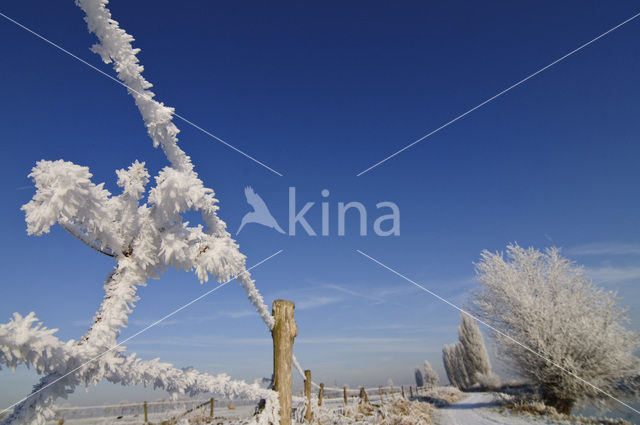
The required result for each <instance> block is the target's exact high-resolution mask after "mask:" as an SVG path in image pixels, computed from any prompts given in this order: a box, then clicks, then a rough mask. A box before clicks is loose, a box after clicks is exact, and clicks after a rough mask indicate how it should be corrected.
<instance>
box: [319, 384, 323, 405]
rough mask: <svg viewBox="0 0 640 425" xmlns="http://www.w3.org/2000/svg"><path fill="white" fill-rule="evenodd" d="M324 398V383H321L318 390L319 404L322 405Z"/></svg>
mask: <svg viewBox="0 0 640 425" xmlns="http://www.w3.org/2000/svg"><path fill="white" fill-rule="evenodd" d="M323 398H324V384H323V383H320V390H319V391H318V406H322V399H323Z"/></svg>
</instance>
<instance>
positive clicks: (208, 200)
mask: <svg viewBox="0 0 640 425" xmlns="http://www.w3.org/2000/svg"><path fill="white" fill-rule="evenodd" d="M107 3H108V2H107V1H106V0H77V1H76V4H77V5H78V6H79V7H80V8H82V10H83V11H84V12H85V14H86V17H85V20H86V22H87V25H88V28H89V31H90V32H92V33H94V34H96V36H97V37H98V41H99V42H98V43H97V44H96V45H94V46H93V48H92V50H93V51H94V52H96V53H98V54H99V55H100V56H101V57H102V59H103V60H104V61H105V62H106V63H113V67H114V69H115V71H116V72H117V74H118V78H119V79H120V80H121V81H122V82H123V83H124V85H125V86H127V87H128V91H129V94H131V95H132V96H133V98H134V99H135V102H136V105H137V106H138V109H139V110H140V113H141V115H142V118H143V120H144V123H145V126H146V127H147V131H148V134H149V136H150V137H151V139H152V140H153V144H154V146H156V147H158V146H160V147H161V148H162V150H163V151H164V153H165V155H166V157H167V159H168V161H169V166H166V167H164V168H163V169H162V170H161V171H160V172H159V173H158V175H157V176H156V177H155V178H154V182H155V186H153V187H151V188H150V189H149V191H148V192H146V189H145V188H146V186H147V184H148V183H149V181H150V176H149V173H148V172H147V170H146V168H145V164H144V163H143V162H138V161H135V162H133V163H132V164H131V166H129V167H128V168H127V169H121V170H117V171H116V174H117V183H118V186H119V187H120V188H122V192H121V193H120V194H117V195H115V194H111V193H110V192H109V191H107V190H106V189H104V185H103V184H102V183H100V184H95V183H93V182H92V181H91V178H92V175H91V173H90V172H89V169H88V167H83V166H80V165H76V164H73V163H71V162H67V161H63V160H57V161H47V160H42V161H39V162H38V163H37V164H36V166H35V167H34V168H33V170H32V172H31V174H30V175H29V176H30V177H31V179H32V180H33V181H34V183H35V186H36V193H35V195H34V197H33V199H32V200H31V201H30V202H29V203H27V204H26V205H24V206H23V208H22V209H23V210H24V212H25V217H26V222H27V231H28V233H29V234H32V235H41V234H43V233H47V232H49V231H50V228H51V226H53V225H55V224H56V223H58V224H60V225H61V226H62V227H63V228H65V229H66V230H67V231H68V232H69V233H71V234H72V235H73V236H75V237H76V238H78V239H80V240H81V241H82V242H83V243H85V244H87V245H88V246H89V247H91V248H92V249H94V250H96V251H98V252H101V253H103V254H107V255H109V256H112V257H113V258H114V260H115V263H116V265H115V267H114V270H113V271H112V272H111V273H110V274H109V276H108V277H107V279H106V281H105V284H104V289H105V297H104V299H103V301H102V303H101V305H100V308H99V310H98V312H97V313H96V315H95V317H94V319H93V324H92V325H91V327H90V328H89V330H88V331H87V333H86V334H85V335H84V336H83V337H82V338H81V340H80V341H79V342H78V343H75V342H74V341H69V342H67V343H62V342H60V341H59V340H57V338H55V337H54V336H53V332H54V331H51V330H47V329H46V328H43V327H41V325H37V326H35V327H34V326H32V325H33V324H34V323H35V320H36V319H35V315H33V314H30V315H28V316H26V317H22V316H19V315H16V316H15V317H14V320H12V321H11V322H9V323H8V324H6V325H1V326H0V362H2V363H3V364H6V365H8V366H11V367H15V366H16V365H18V364H23V363H26V364H28V365H32V366H35V367H36V370H37V371H38V372H40V373H43V374H45V376H44V377H43V378H42V379H41V381H40V382H39V383H38V384H37V385H36V386H35V387H34V391H33V392H32V394H31V395H30V396H29V397H28V398H26V399H25V400H24V401H23V402H22V403H20V404H18V405H17V406H16V407H15V408H14V412H13V414H12V416H11V417H10V418H9V419H7V421H6V423H42V422H43V421H44V420H45V419H47V418H50V417H51V415H52V411H51V405H52V403H53V402H54V401H55V399H56V398H57V397H65V396H66V395H67V394H68V393H69V392H72V391H73V390H74V389H75V387H76V386H77V385H79V384H80V383H83V382H84V383H85V384H89V383H95V382H98V381H100V380H102V379H107V380H109V381H111V382H120V383H123V384H127V385H128V384H131V383H137V382H145V383H152V384H153V385H155V386H158V387H160V388H164V389H165V390H167V391H169V392H171V393H179V394H181V393H188V394H195V393H198V392H203V391H204V392H218V391H223V394H226V395H231V394H232V393H235V394H237V395H243V394H244V395H250V394H252V395H254V396H260V397H261V398H265V399H266V400H267V409H266V410H265V412H266V413H264V414H263V415H262V416H261V418H269V420H273V421H274V422H277V420H274V418H276V417H277V411H278V405H277V398H275V396H274V393H273V392H271V391H269V390H260V391H258V390H257V389H255V388H253V387H251V386H247V385H246V384H244V383H238V382H234V381H230V380H229V379H228V378H226V377H211V376H209V375H205V374H200V373H198V372H196V371H192V370H190V369H189V370H179V369H175V368H173V367H172V366H171V365H168V364H165V363H160V362H159V361H152V362H143V361H141V360H138V359H135V358H134V357H132V356H129V357H125V356H124V355H123V354H122V351H123V350H124V347H117V339H118V337H119V335H120V332H121V330H122V328H123V327H125V326H126V325H127V322H128V315H129V314H130V313H131V312H132V309H133V307H134V304H135V302H136V301H137V299H138V298H137V296H136V290H137V287H138V286H144V285H146V282H147V280H148V279H150V278H155V277H158V275H159V274H160V273H162V272H163V271H164V270H165V269H166V268H168V267H173V268H176V269H184V270H187V271H193V272H194V273H195V274H196V275H197V277H198V279H199V280H200V281H201V282H206V281H207V280H208V279H209V277H210V276H211V277H213V278H214V279H216V280H218V281H227V280H229V279H230V278H231V277H233V276H235V277H236V278H237V280H238V282H239V283H240V284H241V286H242V287H243V288H244V290H245V291H246V293H247V295H248V297H249V299H250V301H251V303H252V304H253V306H254V307H255V309H256V311H257V312H258V313H259V314H260V316H261V318H262V319H263V321H264V322H265V324H266V325H267V327H268V328H269V329H271V328H272V327H273V318H272V317H271V314H270V312H269V309H268V308H267V306H266V305H265V304H264V300H263V298H262V296H261V295H260V293H259V292H258V290H257V288H256V287H255V284H254V281H253V280H252V279H251V276H250V274H249V273H248V271H247V269H246V258H245V256H244V255H242V254H241V253H240V251H239V248H238V245H237V243H236V242H235V241H234V240H233V239H232V238H231V236H230V235H229V233H228V232H227V230H226V225H225V223H224V222H223V221H222V220H220V219H219V218H218V216H217V210H218V208H219V207H218V205H217V204H218V201H217V200H216V199H215V197H214V191H213V190H212V189H210V188H207V187H205V186H204V184H203V182H202V180H200V178H199V177H198V175H197V173H196V172H195V171H194V169H193V164H192V163H191V160H190V158H189V157H188V156H187V155H186V154H185V153H184V152H183V151H182V150H181V149H180V147H178V144H177V141H178V139H177V134H178V133H179V130H178V128H177V127H176V126H175V125H174V124H173V122H172V117H173V109H172V108H169V107H167V106H164V105H163V104H162V103H159V102H157V101H155V100H153V97H154V94H153V93H152V92H151V91H150V90H149V88H150V87H151V84H150V83H149V82H148V81H146V79H145V78H144V77H143V76H142V70H143V68H142V66H141V65H140V64H139V63H138V59H137V57H136V54H137V53H138V51H139V49H134V48H133V47H132V44H131V43H132V41H133V37H132V36H130V35H129V34H127V33H126V32H125V31H124V30H122V29H121V28H119V26H118V23H117V22H116V21H114V20H113V19H112V18H111V13H110V12H109V10H108V9H107V8H106V5H107ZM145 194H146V195H147V197H146V203H145V202H144V201H145V200H144V197H145ZM187 211H197V212H200V214H201V216H202V219H203V221H204V223H205V226H204V227H203V226H190V225H189V223H188V222H185V221H184V220H183V214H184V213H185V212H187ZM19 331H20V332H19ZM112 347H117V348H116V349H113V348H112ZM85 363H86V364H85ZM256 420H263V419H256ZM264 420H267V419H264Z"/></svg>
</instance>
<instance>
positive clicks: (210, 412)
mask: <svg viewBox="0 0 640 425" xmlns="http://www.w3.org/2000/svg"><path fill="white" fill-rule="evenodd" d="M209 403H211V407H210V408H209V416H210V417H212V418H213V397H211V400H209Z"/></svg>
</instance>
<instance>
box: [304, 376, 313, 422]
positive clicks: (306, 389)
mask: <svg viewBox="0 0 640 425" xmlns="http://www.w3.org/2000/svg"><path fill="white" fill-rule="evenodd" d="M304 396H305V397H306V398H307V411H306V412H305V414H304V419H305V420H306V421H307V422H311V416H312V415H311V371H310V370H305V371H304Z"/></svg>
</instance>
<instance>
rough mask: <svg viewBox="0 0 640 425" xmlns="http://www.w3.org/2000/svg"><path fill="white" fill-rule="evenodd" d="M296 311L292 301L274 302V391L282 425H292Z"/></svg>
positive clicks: (296, 334) (296, 333) (296, 329)
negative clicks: (292, 364) (294, 315)
mask: <svg viewBox="0 0 640 425" xmlns="http://www.w3.org/2000/svg"><path fill="white" fill-rule="evenodd" d="M294 310H295V305H294V304H293V303H292V302H291V301H285V300H275V301H274V302H273V319H274V322H275V323H274V325H273V330H272V331H271V336H272V337H273V389H274V390H275V391H276V392H277V393H278V399H279V400H280V425H291V387H292V384H293V377H292V376H291V360H292V356H293V339H294V338H295V337H296V336H298V327H297V326H296V322H295V320H294V317H293V314H294Z"/></svg>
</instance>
